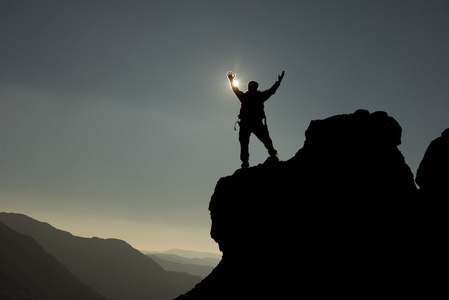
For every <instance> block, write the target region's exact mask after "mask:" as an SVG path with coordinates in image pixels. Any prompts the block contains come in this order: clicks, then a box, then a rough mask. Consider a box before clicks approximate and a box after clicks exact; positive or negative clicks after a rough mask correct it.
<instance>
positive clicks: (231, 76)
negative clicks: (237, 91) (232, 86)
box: [226, 71, 235, 83]
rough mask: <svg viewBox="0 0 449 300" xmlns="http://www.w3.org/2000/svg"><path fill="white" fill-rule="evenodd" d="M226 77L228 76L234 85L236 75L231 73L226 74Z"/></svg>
mask: <svg viewBox="0 0 449 300" xmlns="http://www.w3.org/2000/svg"><path fill="white" fill-rule="evenodd" d="M226 75H227V76H228V79H229V81H230V82H231V83H232V82H233V81H234V78H235V74H233V73H232V72H231V71H229V72H228V73H226Z"/></svg>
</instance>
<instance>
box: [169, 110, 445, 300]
mask: <svg viewBox="0 0 449 300" xmlns="http://www.w3.org/2000/svg"><path fill="white" fill-rule="evenodd" d="M401 133H402V129H401V127H400V125H399V124H398V122H396V120H395V119H394V118H393V117H391V116H389V115H388V114H387V113H385V112H374V113H369V112H368V111H366V110H358V111H356V112H354V113H352V114H346V115H337V116H333V117H330V118H327V119H324V120H315V121H312V122H311V123H310V125H309V127H308V129H307V130H306V132H305V135H306V140H305V142H304V146H303V147H302V148H301V149H300V150H299V151H298V152H297V153H296V155H295V156H294V157H293V158H291V159H290V160H288V161H284V162H276V161H270V160H267V161H266V162H265V163H264V164H261V165H258V166H255V167H252V168H249V169H241V170H237V171H236V172H235V173H234V174H233V175H232V176H227V177H223V178H221V179H220V180H219V181H218V183H217V185H216V187H215V191H214V193H213V195H212V198H211V201H210V205H209V210H210V213H211V219H212V228H211V237H212V238H213V239H214V240H215V241H216V242H217V243H218V244H219V247H220V250H221V251H222V252H223V259H222V261H221V262H220V264H219V265H218V266H217V267H216V268H215V269H214V270H213V271H212V273H211V274H210V275H209V276H208V277H206V278H205V279H204V280H203V281H202V282H200V283H199V284H198V285H197V286H196V287H195V288H194V289H192V290H191V291H189V292H188V293H186V294H185V295H181V296H179V297H178V298H177V299H259V298H260V297H264V299H270V298H276V299H282V298H285V299H287V298H291V297H293V296H294V297H301V296H303V297H306V298H322V297H326V296H337V295H340V296H345V297H349V298H355V297H357V298H361V297H369V296H377V297H378V296H383V297H384V296H386V295H388V296H392V297H403V296H406V295H415V296H416V295H419V294H422V295H426V296H429V295H430V294H431V293H433V292H435V291H437V290H438V284H439V282H442V280H440V279H438V276H436V275H435V274H436V273H435V271H436V269H435V268H436V266H439V263H440V254H441V256H442V253H443V250H441V247H440V246H441V245H440V244H439V242H438V239H437V236H438V234H439V232H440V229H438V228H434V227H435V226H434V225H435V223H434V222H431V221H430V220H432V217H433V215H432V210H431V208H429V206H428V205H427V204H426V203H425V201H424V200H423V199H420V198H419V197H418V196H419V194H418V193H417V189H416V186H415V183H414V178H413V174H412V172H411V170H410V168H409V166H408V165H407V164H406V162H405V160H404V157H403V156H402V154H401V152H400V151H399V149H398V145H400V143H401ZM438 247H440V248H438ZM445 247H447V246H445ZM437 248H438V249H437ZM248 253H251V254H250V256H248Z"/></svg>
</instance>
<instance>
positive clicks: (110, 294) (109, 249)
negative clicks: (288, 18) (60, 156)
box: [0, 213, 201, 300]
mask: <svg viewBox="0 0 449 300" xmlns="http://www.w3.org/2000/svg"><path fill="white" fill-rule="evenodd" d="M0 221H1V222H3V223H5V224H6V225H7V226H8V227H10V228H12V229H13V230H15V231H17V232H20V233H21V234H24V235H28V236H31V237H32V238H33V239H34V240H36V242H37V243H39V244H40V245H41V246H42V247H43V248H44V249H45V251H47V252H48V253H50V254H51V255H53V256H55V258H56V259H57V260H58V261H60V262H61V263H63V264H64V265H65V266H66V267H67V268H68V269H69V270H70V271H71V272H72V273H73V274H74V275H75V276H76V277H78V278H79V279H81V280H82V281H83V282H85V283H87V284H88V285H90V286H91V287H93V288H94V289H95V290H96V291H98V292H99V293H100V294H101V295H103V296H105V297H106V298H107V299H110V300H140V299H152V300H158V299H160V300H166V299H172V298H174V297H175V296H176V295H178V294H179V293H182V292H185V291H187V290H188V289H190V288H191V287H193V286H194V285H195V284H196V283H198V282H199V281H200V280H201V278H200V277H196V276H192V275H189V274H185V273H177V272H168V271H165V270H164V269H163V268H162V267H161V266H160V265H158V264H157V263H156V262H155V261H153V260H152V259H150V258H149V257H147V256H145V255H144V254H143V253H141V252H140V251H138V250H136V249H134V248H132V247H131V246H130V245H129V244H127V243H126V242H124V241H121V240H118V239H101V238H96V237H94V238H81V237H76V236H73V235H72V234H70V233H69V232H66V231H62V230H59V229H56V228H54V227H52V226H51V225H49V224H47V223H43V222H39V221H36V220H34V219H32V218H30V217H28V216H25V215H22V214H11V213H0Z"/></svg>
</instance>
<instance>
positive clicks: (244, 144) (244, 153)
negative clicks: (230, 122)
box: [239, 126, 251, 168]
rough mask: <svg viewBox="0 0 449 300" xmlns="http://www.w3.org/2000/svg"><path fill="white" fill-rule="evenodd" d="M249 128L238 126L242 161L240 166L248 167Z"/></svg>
mask: <svg viewBox="0 0 449 300" xmlns="http://www.w3.org/2000/svg"><path fill="white" fill-rule="evenodd" d="M250 135H251V129H250V128H248V126H240V131H239V142H240V160H241V161H242V168H248V167H249V137H250Z"/></svg>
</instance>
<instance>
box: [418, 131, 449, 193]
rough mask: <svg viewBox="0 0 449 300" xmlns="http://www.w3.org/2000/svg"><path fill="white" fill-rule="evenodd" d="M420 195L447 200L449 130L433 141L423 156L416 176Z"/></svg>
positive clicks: (448, 184)
mask: <svg viewBox="0 0 449 300" xmlns="http://www.w3.org/2000/svg"><path fill="white" fill-rule="evenodd" d="M416 183H417V184H418V185H419V187H420V188H421V190H422V195H423V196H425V197H432V198H433V199H447V195H448V188H449V128H447V129H446V130H444V131H443V133H442V134H441V136H440V137H438V138H437V139H435V140H433V141H432V142H431V143H430V145H429V147H428V148H427V150H426V153H425V154H424V158H423V160H422V161H421V164H420V165H419V168H418V172H417V174H416Z"/></svg>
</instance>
